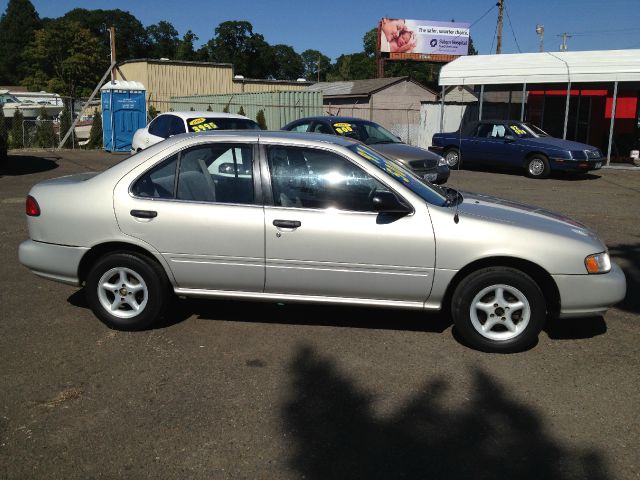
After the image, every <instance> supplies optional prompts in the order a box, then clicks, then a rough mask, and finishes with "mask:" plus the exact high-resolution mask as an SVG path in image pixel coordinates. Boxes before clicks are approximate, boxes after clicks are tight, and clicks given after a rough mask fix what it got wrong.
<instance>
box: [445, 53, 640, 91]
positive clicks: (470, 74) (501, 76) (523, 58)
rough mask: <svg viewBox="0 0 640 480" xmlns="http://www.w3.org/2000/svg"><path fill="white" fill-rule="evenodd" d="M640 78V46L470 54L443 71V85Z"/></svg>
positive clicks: (447, 65)
mask: <svg viewBox="0 0 640 480" xmlns="http://www.w3.org/2000/svg"><path fill="white" fill-rule="evenodd" d="M614 81H627V82H632V81H640V49H636V50H597V51H588V52H542V53H516V54H502V55H470V56H465V57H460V58H458V59H456V60H454V61H453V62H450V63H448V64H446V65H445V66H443V67H442V70H440V81H439V83H440V85H497V84H510V83H516V84H517V83H568V82H614Z"/></svg>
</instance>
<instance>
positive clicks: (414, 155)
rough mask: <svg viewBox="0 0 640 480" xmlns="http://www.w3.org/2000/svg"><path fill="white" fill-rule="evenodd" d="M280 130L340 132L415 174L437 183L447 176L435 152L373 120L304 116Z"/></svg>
mask: <svg viewBox="0 0 640 480" xmlns="http://www.w3.org/2000/svg"><path fill="white" fill-rule="evenodd" d="M282 130H288V131H290V132H313V133H325V134H329V135H341V136H343V137H349V138H354V139H356V140H360V141H361V142H363V143H365V144H367V145H368V146H370V147H371V148H373V149H374V150H376V151H377V152H379V153H382V154H383V155H384V156H385V157H388V158H391V159H392V160H395V161H397V162H400V163H401V164H403V165H405V166H407V167H409V168H410V169H411V170H413V171H414V172H415V173H416V175H418V176H419V177H420V178H423V179H425V180H427V181H429V182H431V183H436V184H438V185H440V184H443V183H446V181H447V180H448V179H449V166H448V165H447V163H446V161H445V160H444V159H443V158H442V157H441V156H440V155H438V154H437V153H434V152H430V151H429V150H425V149H423V148H419V147H414V146H412V145H407V144H406V143H403V142H402V141H401V140H400V139H399V138H398V137H396V136H395V135H394V134H393V133H391V132H389V131H388V130H386V129H385V128H383V127H381V126H380V125H378V124H377V123H375V122H370V121H369V120H363V119H361V118H354V117H337V116H318V117H306V118H301V119H300V120H296V121H294V122H291V123H288V124H287V125H285V126H284V127H282Z"/></svg>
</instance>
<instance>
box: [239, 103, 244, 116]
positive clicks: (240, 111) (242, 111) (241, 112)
mask: <svg viewBox="0 0 640 480" xmlns="http://www.w3.org/2000/svg"><path fill="white" fill-rule="evenodd" d="M238 115H243V116H244V115H246V113H244V108H242V105H240V110H238Z"/></svg>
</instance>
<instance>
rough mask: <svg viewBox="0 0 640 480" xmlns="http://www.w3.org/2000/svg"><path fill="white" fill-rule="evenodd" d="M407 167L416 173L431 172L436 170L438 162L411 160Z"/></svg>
mask: <svg viewBox="0 0 640 480" xmlns="http://www.w3.org/2000/svg"><path fill="white" fill-rule="evenodd" d="M409 165H410V166H411V168H412V169H413V170H415V171H416V172H421V171H425V170H433V169H435V168H438V161H437V160H433V159H426V160H412V161H410V162H409Z"/></svg>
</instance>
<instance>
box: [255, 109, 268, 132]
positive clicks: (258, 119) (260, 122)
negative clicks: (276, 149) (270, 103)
mask: <svg viewBox="0 0 640 480" xmlns="http://www.w3.org/2000/svg"><path fill="white" fill-rule="evenodd" d="M256 122H257V123H258V125H260V128H261V129H262V130H266V129H267V120H266V118H264V110H258V114H257V115H256Z"/></svg>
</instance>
